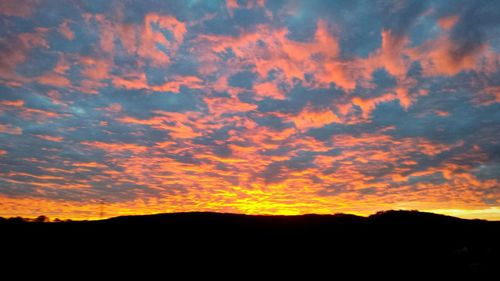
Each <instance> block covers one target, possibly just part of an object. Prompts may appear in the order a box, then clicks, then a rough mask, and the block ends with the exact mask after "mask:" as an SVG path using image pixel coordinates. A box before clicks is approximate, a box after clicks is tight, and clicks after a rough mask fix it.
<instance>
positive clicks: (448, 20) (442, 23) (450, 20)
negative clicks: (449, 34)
mask: <svg viewBox="0 0 500 281" xmlns="http://www.w3.org/2000/svg"><path fill="white" fill-rule="evenodd" d="M458 19H459V17H458V15H451V16H447V17H443V18H440V19H439V20H438V25H439V27H441V29H444V30H450V29H452V28H453V26H455V24H456V23H457V22H458Z"/></svg>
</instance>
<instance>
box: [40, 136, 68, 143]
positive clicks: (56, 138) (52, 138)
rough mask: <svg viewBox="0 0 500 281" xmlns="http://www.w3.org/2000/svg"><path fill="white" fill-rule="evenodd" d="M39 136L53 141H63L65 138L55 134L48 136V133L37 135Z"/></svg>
mask: <svg viewBox="0 0 500 281" xmlns="http://www.w3.org/2000/svg"><path fill="white" fill-rule="evenodd" d="M35 136H36V137H37V138H40V139H43V140H47V141H51V142H62V141H63V140H64V138H63V137H55V136H48V135H35Z"/></svg>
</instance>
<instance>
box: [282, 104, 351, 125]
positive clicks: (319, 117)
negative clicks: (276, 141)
mask: <svg viewBox="0 0 500 281" xmlns="http://www.w3.org/2000/svg"><path fill="white" fill-rule="evenodd" d="M288 119H289V120H291V121H292V122H293V123H294V124H295V127H297V128H298V129H299V130H307V129H310V128H321V127H323V126H325V125H328V124H331V123H342V121H341V120H340V118H339V117H338V116H337V115H335V113H333V112H332V111H331V110H328V109H321V110H313V109H312V108H311V107H310V106H306V107H305V108H304V110H302V111H301V112H300V113H299V114H297V115H295V116H289V117H288Z"/></svg>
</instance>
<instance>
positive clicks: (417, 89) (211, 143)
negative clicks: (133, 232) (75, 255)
mask: <svg viewBox="0 0 500 281" xmlns="http://www.w3.org/2000/svg"><path fill="white" fill-rule="evenodd" d="M7 2H9V1H7ZM497 6H498V5H497V4H496V3H494V1H489V2H488V3H486V2H485V3H483V2H482V1H458V2H457V3H453V4H452V3H450V2H449V1H440V2H436V1H315V0H312V1H299V2H295V1H291V2H281V1H258V0H257V1H194V2H193V1H160V2H158V1H140V2H136V1H126V2H120V3H118V2H114V1H103V2H82V3H67V5H62V6H61V5H59V4H57V3H52V2H49V1H45V2H44V1H20V2H19V3H17V2H16V5H12V3H11V4H8V3H3V2H2V4H0V11H1V12H0V17H1V20H2V25H3V26H4V28H3V29H2V31H1V32H0V53H1V55H2V58H3V59H2V60H1V61H0V92H1V93H2V94H1V97H0V200H1V201H2V205H1V206H0V212H1V213H2V214H5V215H11V214H12V215H14V216H15V215H24V216H32V215H31V214H32V213H35V212H38V209H37V208H41V209H43V210H45V211H46V215H49V216H51V217H56V216H57V217H61V218H84V219H87V218H96V216H97V215H96V214H98V213H99V212H98V210H99V202H100V200H101V199H103V198H104V199H105V200H106V202H108V204H107V207H106V209H107V215H109V216H114V215H123V214H136V213H151V212H170V211H220V212H242V213H252V214H256V213H258V214H263V213H272V214H301V213H332V212H354V213H357V214H368V213H373V212H375V211H378V210H380V209H391V208H409V209H411V208H421V209H428V210H461V211H462V212H463V213H467V211H468V210H472V209H484V210H486V209H488V208H490V207H491V206H494V205H495V204H498V198H497V197H498V196H497V194H498V188H497V187H498V185H499V180H500V174H499V172H497V170H498V169H497V167H498V166H499V165H500V164H499V163H500V154H499V153H498V151H499V143H498V139H500V134H499V132H500V130H498V124H499V123H500V108H499V95H498V93H499V90H498V89H499V87H500V78H498V77H500V75H499V70H500V69H499V65H500V64H499V62H500V54H499V52H500V47H499V46H500V41H499V40H498V34H499V29H498V24H497V23H498V19H499V18H500V15H498V12H497V11H499V9H497V8H498V7H497ZM48 14H50V17H47V15H48ZM34 206H36V208H35V207H34ZM453 212H455V213H456V211H453ZM471 212H472V211H471Z"/></svg>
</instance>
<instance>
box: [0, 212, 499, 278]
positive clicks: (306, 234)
mask: <svg viewBox="0 0 500 281" xmlns="http://www.w3.org/2000/svg"><path fill="white" fill-rule="evenodd" d="M0 233H1V238H2V241H3V242H4V245H10V246H13V251H12V253H13V255H15V254H16V253H19V252H23V253H26V252H28V253H29V252H30V251H42V252H43V251H50V252H56V253H60V255H61V256H65V257H66V256H67V257H71V256H73V255H86V254H90V255H93V256H109V255H111V256H117V257H118V258H120V257H121V258H123V257H134V258H137V257H146V256H152V255H160V258H161V259H163V260H165V259H174V260H176V261H178V262H179V261H184V262H188V263H193V264H199V263H203V264H206V263H211V262H214V261H218V262H221V263H222V264H224V265H225V266H228V265H232V266H243V267H245V265H252V267H253V268H254V270H258V269H259V268H261V267H265V268H267V269H269V268H268V267H269V266H270V265H277V264H285V265H287V267H288V268H292V269H297V270H298V269H308V270H312V269H314V271H319V272H323V271H326V272H329V271H338V270H340V271H345V270H346V269H347V268H353V267H354V268H358V269H363V270H361V271H359V272H357V271H356V270H355V271H353V274H354V273H356V274H357V273H363V272H364V273H366V272H379V273H380V272H391V271H392V272H394V271H396V270H397V271H400V270H403V271H408V272H413V273H412V274H419V273H420V274H422V273H425V272H440V273H442V274H445V275H463V274H471V275H473V276H480V275H488V274H492V273H493V272H496V270H498V268H499V265H500V262H499V261H500V222H495V221H483V220H465V219H459V218H455V217H450V216H443V215H436V214H431V213H422V212H415V211H388V212H380V213H377V214H375V215H372V216H369V217H359V216H354V215H345V214H336V215H303V216H250V215H238V214H221V213H172V214H158V215H146V216H123V217H116V218H111V219H106V220H101V221H71V222H56V223H47V222H25V221H23V220H19V219H14V220H0ZM20 249H22V250H20ZM132 253H133V254H132ZM169 264H170V265H172V264H173V263H171V262H169ZM257 265H258V266H257ZM255 266H257V268H255ZM259 266H260V267H259ZM273 269H276V268H274V267H273ZM367 270H368V271H367Z"/></svg>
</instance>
